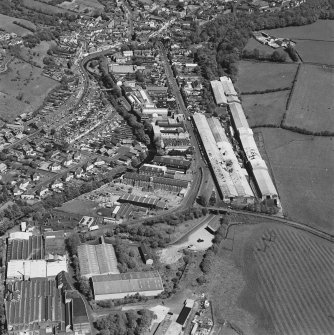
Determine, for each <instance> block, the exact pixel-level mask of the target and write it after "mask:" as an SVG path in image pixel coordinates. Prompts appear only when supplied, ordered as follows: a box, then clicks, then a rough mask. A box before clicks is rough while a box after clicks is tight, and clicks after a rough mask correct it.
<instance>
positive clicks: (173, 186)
mask: <svg viewBox="0 0 334 335" xmlns="http://www.w3.org/2000/svg"><path fill="white" fill-rule="evenodd" d="M122 181H123V183H125V184H128V185H132V186H137V187H147V188H148V187H149V188H151V189H152V190H156V189H160V190H167V191H170V192H175V193H179V192H180V191H181V190H182V189H184V188H187V187H188V182H187V181H185V180H177V179H173V178H164V177H157V176H152V177H150V176H148V175H145V174H144V175H143V174H138V173H131V172H127V173H125V174H124V176H123V177H122Z"/></svg>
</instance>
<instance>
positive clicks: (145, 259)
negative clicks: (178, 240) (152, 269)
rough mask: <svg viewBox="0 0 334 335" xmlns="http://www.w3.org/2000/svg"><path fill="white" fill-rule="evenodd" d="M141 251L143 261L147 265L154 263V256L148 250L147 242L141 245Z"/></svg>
mask: <svg viewBox="0 0 334 335" xmlns="http://www.w3.org/2000/svg"><path fill="white" fill-rule="evenodd" d="M139 253H140V256H141V258H142V260H143V262H144V263H145V264H147V265H152V264H153V258H152V255H151V253H150V252H149V251H148V249H147V247H146V245H145V244H141V245H140V247H139Z"/></svg>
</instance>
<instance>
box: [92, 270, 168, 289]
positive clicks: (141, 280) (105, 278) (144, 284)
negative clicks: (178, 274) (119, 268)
mask: <svg viewBox="0 0 334 335" xmlns="http://www.w3.org/2000/svg"><path fill="white" fill-rule="evenodd" d="M92 282H93V287H94V294H95V295H103V294H116V293H129V294H131V293H137V292H138V293H140V292H144V291H158V290H163V284H162V280H161V277H160V274H159V272H158V271H146V272H127V273H120V274H109V275H99V276H93V277H92Z"/></svg>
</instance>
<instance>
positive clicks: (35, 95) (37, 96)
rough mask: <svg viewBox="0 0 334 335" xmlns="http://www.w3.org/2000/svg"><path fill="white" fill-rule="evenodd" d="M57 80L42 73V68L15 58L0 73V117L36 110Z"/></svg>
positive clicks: (12, 117)
mask: <svg viewBox="0 0 334 335" xmlns="http://www.w3.org/2000/svg"><path fill="white" fill-rule="evenodd" d="M57 85H58V82H57V81H55V80H52V79H50V78H47V77H45V76H43V75H42V69H40V68H36V67H33V66H32V65H30V64H28V63H26V62H23V61H21V60H17V59H15V60H14V61H12V62H11V64H10V66H9V71H7V72H6V73H3V74H0V117H1V118H4V119H6V120H9V121H10V120H13V119H15V117H16V116H17V115H19V114H22V113H28V112H31V111H34V110H36V109H37V108H38V107H39V106H40V105H41V104H42V103H43V100H44V99H45V97H46V96H47V94H48V93H49V92H50V91H51V90H52V89H53V88H54V87H56V86H57Z"/></svg>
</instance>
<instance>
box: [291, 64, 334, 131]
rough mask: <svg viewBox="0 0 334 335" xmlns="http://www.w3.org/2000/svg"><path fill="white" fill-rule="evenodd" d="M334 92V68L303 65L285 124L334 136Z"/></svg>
mask: <svg viewBox="0 0 334 335" xmlns="http://www.w3.org/2000/svg"><path fill="white" fill-rule="evenodd" d="M333 60H334V58H333ZM333 92H334V69H333V68H330V67H321V66H313V65H302V66H301V68H300V71H299V73H298V79H297V82H296V84H295V87H294V91H293V95H292V97H291V101H290V104H289V109H288V112H287V116H286V120H285V124H286V125H288V126H296V127H299V128H304V129H307V130H310V131H316V132H321V131H325V130H327V131H331V132H334V95H333Z"/></svg>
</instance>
